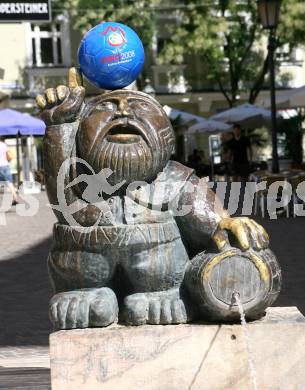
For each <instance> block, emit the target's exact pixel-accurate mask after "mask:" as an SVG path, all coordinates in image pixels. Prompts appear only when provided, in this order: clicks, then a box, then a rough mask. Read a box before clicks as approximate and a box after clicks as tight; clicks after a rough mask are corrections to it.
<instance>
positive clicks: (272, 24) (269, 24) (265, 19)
mask: <svg viewBox="0 0 305 390" xmlns="http://www.w3.org/2000/svg"><path fill="white" fill-rule="evenodd" d="M257 7H258V14H259V17H260V20H261V23H262V25H263V28H266V29H268V30H269V41H268V57H269V72H270V100H271V133H272V173H278V172H279V160H278V153H277V129H276V103H275V75H274V52H275V50H276V38H275V30H276V27H277V25H278V21H279V13H280V7H281V0H258V1H257Z"/></svg>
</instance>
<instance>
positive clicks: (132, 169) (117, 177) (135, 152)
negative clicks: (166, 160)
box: [87, 138, 154, 185]
mask: <svg viewBox="0 0 305 390" xmlns="http://www.w3.org/2000/svg"><path fill="white" fill-rule="evenodd" d="M90 154H91V156H92V157H91V156H90V157H89V158H88V159H87V161H88V162H89V164H90V165H91V166H92V168H93V169H94V171H95V172H96V173H98V172H100V171H101V170H102V169H104V168H108V169H109V168H110V169H111V170H112V172H113V173H112V175H111V176H110V177H109V178H108V179H107V180H108V182H109V183H110V184H111V185H115V184H117V183H120V182H121V181H123V180H125V182H126V184H129V183H131V182H133V181H149V180H150V179H151V178H152V177H153V176H154V169H153V166H154V162H153V156H152V151H151V149H150V147H149V146H148V145H147V143H146V142H145V141H144V139H143V138H141V139H140V140H139V141H137V142H135V143H116V142H109V141H108V140H107V139H106V138H104V139H103V140H102V142H101V143H100V144H98V145H95V150H94V151H93V150H92V151H91V153H90Z"/></svg>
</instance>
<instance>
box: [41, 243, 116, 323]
mask: <svg viewBox="0 0 305 390" xmlns="http://www.w3.org/2000/svg"><path fill="white" fill-rule="evenodd" d="M48 267H49V274H50V277H51V281H52V284H53V287H54V290H55V292H56V295H54V296H53V298H52V299H51V301H50V318H51V321H52V323H53V325H54V327H55V329H73V328H87V327H104V326H108V325H110V324H112V323H113V322H116V321H117V317H118V302H117V297H116V295H115V293H114V292H113V290H112V289H110V288H109V287H107V286H108V285H109V282H110V281H111V278H112V276H113V274H114V271H115V268H116V262H115V259H114V258H112V257H110V256H109V255H108V254H107V252H106V251H105V253H104V254H100V253H93V252H89V251H88V249H87V250H82V251H80V250H76V251H72V250H71V249H70V250H68V251H66V250H63V248H59V247H58V245H56V243H55V245H54V248H53V250H52V251H51V253H50V255H49V259H48Z"/></svg>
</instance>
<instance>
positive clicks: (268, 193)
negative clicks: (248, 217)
mask: <svg viewBox="0 0 305 390" xmlns="http://www.w3.org/2000/svg"><path fill="white" fill-rule="evenodd" d="M262 181H266V189H264V190H258V186H259V183H260V182H262ZM277 181H285V182H287V178H286V177H285V176H283V175H266V176H263V175H262V176H261V177H260V180H259V181H257V182H256V184H257V191H256V196H255V210H254V212H255V215H257V211H258V205H259V208H260V213H261V216H262V217H263V218H265V213H266V204H268V201H277V200H278V198H279V191H278V190H277V191H276V192H274V191H273V189H272V188H271V185H272V184H274V183H276V182H277ZM282 196H285V193H283V194H282ZM285 203H287V204H286V206H284V207H283V209H284V211H285V212H286V217H287V218H289V203H290V202H289V199H286V202H285Z"/></svg>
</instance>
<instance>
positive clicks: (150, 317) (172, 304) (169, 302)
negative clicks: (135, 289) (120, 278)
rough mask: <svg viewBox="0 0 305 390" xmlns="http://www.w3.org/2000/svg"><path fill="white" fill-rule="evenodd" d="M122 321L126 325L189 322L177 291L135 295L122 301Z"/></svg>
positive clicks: (188, 316)
mask: <svg viewBox="0 0 305 390" xmlns="http://www.w3.org/2000/svg"><path fill="white" fill-rule="evenodd" d="M123 320H124V321H125V322H126V323H127V324H128V325H144V324H162V325H166V324H183V323H186V322H188V321H189V320H190V315H189V313H188V312H187V308H186V306H185V304H184V302H183V300H182V299H181V297H180V294H179V289H173V290H168V291H157V292H148V293H137V294H132V295H128V296H127V297H126V298H125V299H124V307H123Z"/></svg>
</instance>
